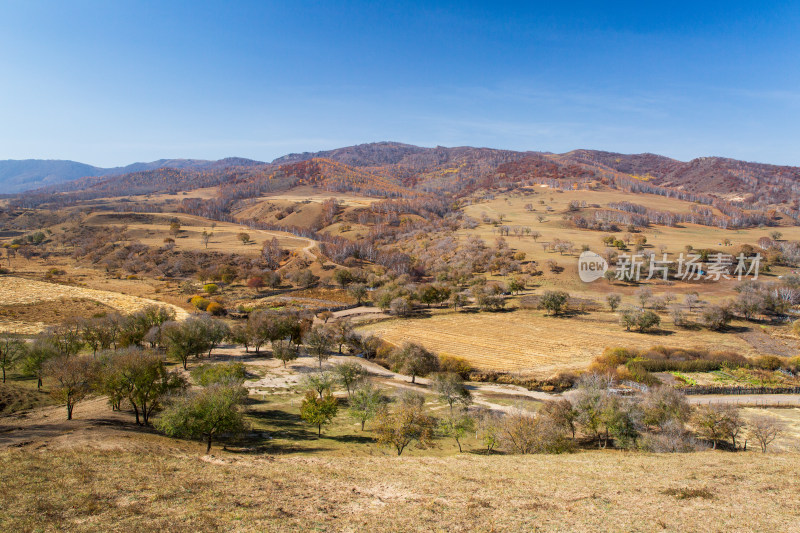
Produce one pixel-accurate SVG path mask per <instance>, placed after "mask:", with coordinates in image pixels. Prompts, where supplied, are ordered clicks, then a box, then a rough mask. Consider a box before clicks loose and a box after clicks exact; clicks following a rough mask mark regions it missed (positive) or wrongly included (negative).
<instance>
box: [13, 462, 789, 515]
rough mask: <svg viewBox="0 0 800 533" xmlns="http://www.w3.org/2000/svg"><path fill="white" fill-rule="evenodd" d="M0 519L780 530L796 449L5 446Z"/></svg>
mask: <svg viewBox="0 0 800 533" xmlns="http://www.w3.org/2000/svg"><path fill="white" fill-rule="evenodd" d="M0 466H2V469H3V473H4V476H3V477H4V483H3V485H4V486H3V493H4V494H3V505H2V507H0V530H3V531H23V530H38V531H46V530H56V529H69V530H72V531H131V530H137V531H150V530H170V531H184V530H185V531H198V530H202V531H208V530H230V531H300V530H304V531H308V530H319V531H342V530H346V531H508V530H513V531H517V530H518V531H540V530H548V531H588V530H592V531H733V530H737V531H745V530H746V531H787V530H790V529H792V527H794V524H796V521H797V519H798V518H800V508H798V506H797V501H798V492H799V491H800V477H799V476H798V474H800V462H798V455H797V454H788V453H787V454H764V455H762V454H756V453H740V454H731V453H726V452H701V453H693V454H686V455H649V454H639V453H623V452H609V451H606V452H584V453H577V454H573V455H564V456H493V457H485V456H476V455H462V456H457V457H451V458H446V459H441V458H422V457H408V458H406V457H400V458H398V457H391V458H388V457H383V458H372V457H370V458H364V457H362V458H312V457H297V456H294V457H277V458H272V457H266V456H237V455H232V454H229V453H224V452H223V453H222V454H221V455H218V456H216V457H214V456H206V457H198V456H194V455H184V454H182V452H181V451H180V450H177V449H174V450H168V449H165V450H164V452H163V453H162V454H157V453H146V454H143V453H140V452H139V453H136V452H127V451H73V452H70V451H53V450H41V451H34V450H30V451H28V450H25V451H23V450H11V451H3V452H0Z"/></svg>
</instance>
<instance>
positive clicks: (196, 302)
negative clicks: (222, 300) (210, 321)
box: [189, 296, 211, 311]
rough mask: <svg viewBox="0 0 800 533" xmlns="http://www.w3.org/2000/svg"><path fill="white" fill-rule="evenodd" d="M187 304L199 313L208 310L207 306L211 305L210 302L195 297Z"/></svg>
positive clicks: (200, 297)
mask: <svg viewBox="0 0 800 533" xmlns="http://www.w3.org/2000/svg"><path fill="white" fill-rule="evenodd" d="M189 302H190V303H191V304H192V305H193V306H195V307H196V308H197V309H200V310H201V311H205V310H206V309H207V308H208V305H209V304H210V303H211V301H210V300H207V299H206V298H203V297H202V296H195V297H193V298H192V299H191V300H190V301H189Z"/></svg>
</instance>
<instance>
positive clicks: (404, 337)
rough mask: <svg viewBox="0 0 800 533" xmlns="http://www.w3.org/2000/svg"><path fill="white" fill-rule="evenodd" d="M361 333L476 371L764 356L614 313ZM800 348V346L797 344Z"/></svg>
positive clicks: (715, 336)
mask: <svg viewBox="0 0 800 533" xmlns="http://www.w3.org/2000/svg"><path fill="white" fill-rule="evenodd" d="M359 330H360V331H363V332H365V333H371V334H375V335H378V336H379V337H381V338H383V339H385V340H386V341H388V342H391V343H393V344H395V345H398V346H399V345H401V344H402V343H403V342H418V343H420V344H422V345H423V346H425V347H426V348H428V349H430V350H433V351H435V352H437V353H442V354H448V355H455V356H458V357H462V358H464V359H466V360H467V361H469V362H470V363H471V364H473V365H474V366H475V367H476V368H480V369H484V370H505V371H512V372H532V373H536V374H539V375H542V374H544V375H550V374H555V373H557V372H559V371H562V370H569V371H579V370H583V369H585V368H586V367H588V365H589V363H590V362H591V361H592V359H594V358H595V357H597V356H598V355H600V354H601V353H602V352H603V350H604V349H605V348H607V347H614V346H628V347H633V348H639V349H646V348H650V347H651V346H655V345H659V344H661V345H666V346H686V347H694V346H700V347H702V346H714V348H715V349H718V350H731V351H734V352H738V353H742V354H746V355H756V354H759V353H760V352H759V351H758V350H756V349H755V348H754V347H753V346H751V345H750V344H748V342H747V341H746V340H745V339H743V338H741V337H740V336H738V335H737V334H735V333H718V332H709V331H704V330H687V329H680V328H678V329H674V330H673V329H669V330H664V332H663V333H661V334H642V333H638V332H634V331H625V329H624V328H622V327H620V326H619V323H618V320H617V318H616V315H615V314H613V313H608V312H597V313H587V314H585V315H577V316H573V317H569V318H566V317H552V316H546V315H543V314H542V313H541V312H538V311H528V310H522V309H520V310H514V311H507V312H500V313H453V312H451V313H443V314H434V315H433V316H430V317H426V318H411V319H395V320H388V321H382V322H377V323H374V324H370V325H365V326H362V327H360V328H359ZM793 346H794V347H795V348H796V347H797V342H796V341H795V342H794V343H793Z"/></svg>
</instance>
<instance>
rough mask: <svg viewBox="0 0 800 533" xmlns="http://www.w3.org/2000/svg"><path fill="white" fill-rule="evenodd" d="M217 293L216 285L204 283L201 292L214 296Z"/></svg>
mask: <svg viewBox="0 0 800 533" xmlns="http://www.w3.org/2000/svg"><path fill="white" fill-rule="evenodd" d="M218 291H219V287H218V286H217V284H216V283H206V284H205V285H203V292H205V293H206V294H209V295H214V294H216V293H217V292H218Z"/></svg>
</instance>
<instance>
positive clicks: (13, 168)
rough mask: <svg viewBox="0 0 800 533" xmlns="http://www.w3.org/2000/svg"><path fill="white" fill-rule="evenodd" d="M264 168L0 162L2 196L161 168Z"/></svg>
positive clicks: (229, 162) (165, 162)
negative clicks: (88, 179) (110, 166)
mask: <svg viewBox="0 0 800 533" xmlns="http://www.w3.org/2000/svg"><path fill="white" fill-rule="evenodd" d="M261 164H263V163H262V162H261V161H253V160H251V159H245V158H241V157H229V158H225V159H220V160H218V161H208V160H205V159H159V160H157V161H151V162H149V163H132V164H130V165H127V166H124V167H113V168H102V167H96V166H93V165H87V164H85V163H79V162H77V161H70V160H64V159H6V160H0V194H14V193H20V192H24V191H29V190H33V189H40V188H43V187H48V186H54V185H60V184H63V183H67V182H71V181H75V180H78V179H80V178H97V177H101V176H119V175H123V174H130V173H132V172H144V171H148V170H156V169H160V168H175V169H192V170H203V169H218V168H225V167H230V166H252V165H261Z"/></svg>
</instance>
